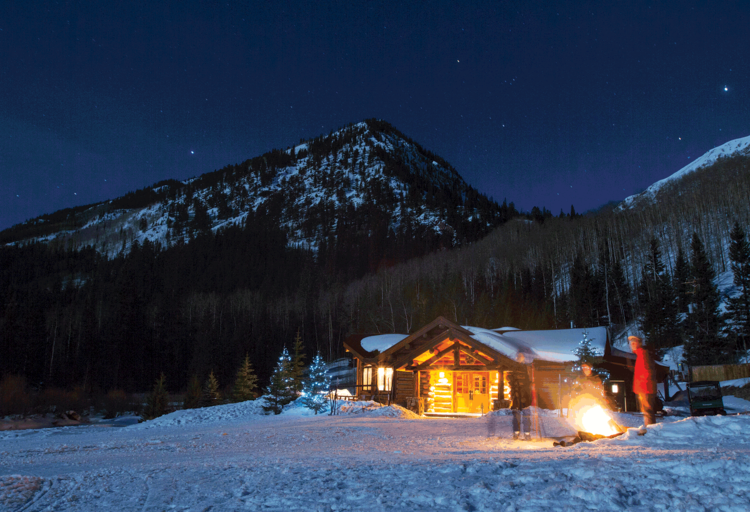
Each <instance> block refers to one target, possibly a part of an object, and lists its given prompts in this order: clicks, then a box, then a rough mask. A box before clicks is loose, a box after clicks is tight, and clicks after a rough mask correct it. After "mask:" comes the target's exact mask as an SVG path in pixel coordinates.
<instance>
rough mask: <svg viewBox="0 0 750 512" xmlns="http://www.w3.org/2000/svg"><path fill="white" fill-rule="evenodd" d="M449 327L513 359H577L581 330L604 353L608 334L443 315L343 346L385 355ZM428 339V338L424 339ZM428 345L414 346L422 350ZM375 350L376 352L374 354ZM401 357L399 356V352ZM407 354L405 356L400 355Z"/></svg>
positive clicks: (467, 339)
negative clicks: (484, 324)
mask: <svg viewBox="0 0 750 512" xmlns="http://www.w3.org/2000/svg"><path fill="white" fill-rule="evenodd" d="M447 330H448V331H450V333H449V334H450V336H452V337H453V338H456V339H461V340H462V341H464V343H467V344H469V345H471V346H474V347H477V345H476V344H479V346H484V347H487V349H489V351H490V352H491V353H494V354H498V355H501V356H504V357H507V358H508V359H510V360H512V361H515V360H516V359H517V357H518V354H519V353H523V354H524V356H525V358H526V361H527V362H530V361H533V360H536V359H539V360H543V361H552V362H557V363H566V362H572V361H577V360H578V356H576V355H575V351H576V349H577V348H578V347H579V346H580V342H581V340H583V337H584V334H585V335H586V336H587V339H588V340H589V342H590V345H591V348H593V349H594V350H596V351H597V352H599V354H601V355H604V353H605V348H606V346H607V341H608V335H607V329H606V327H590V328H587V329H556V330H545V331H521V330H517V329H516V330H514V329H513V328H508V327H503V328H502V329H483V328H481V327H472V326H459V325H457V324H455V323H453V322H451V321H450V320H447V319H445V318H444V317H438V318H436V319H435V320H433V321H432V322H430V323H429V324H427V325H425V326H424V327H422V328H421V329H419V330H418V331H417V332H415V333H413V334H410V335H405V334H380V335H359V338H357V339H354V338H352V337H350V338H347V340H346V342H345V346H346V348H347V349H349V350H350V351H352V352H353V353H354V354H355V355H358V356H359V357H360V358H362V359H373V358H375V357H378V359H381V357H387V356H390V355H392V354H394V353H395V352H397V351H399V350H401V349H403V348H407V347H410V346H411V345H412V344H414V343H415V341H417V340H421V339H423V338H424V339H427V338H432V336H430V334H436V333H440V332H443V331H447ZM428 343H429V341H428ZM427 348H428V347H427V345H425V346H424V347H415V349H417V350H426V349H427ZM375 350H378V351H379V352H380V355H379V356H378V355H377V353H376V352H374V351H375ZM399 357H400V358H403V357H402V356H399ZM404 357H405V358H408V355H407V356H404Z"/></svg>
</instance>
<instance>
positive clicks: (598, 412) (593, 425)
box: [581, 405, 620, 436]
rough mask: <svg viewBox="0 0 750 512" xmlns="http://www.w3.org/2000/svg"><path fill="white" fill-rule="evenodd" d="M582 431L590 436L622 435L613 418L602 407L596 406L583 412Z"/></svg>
mask: <svg viewBox="0 0 750 512" xmlns="http://www.w3.org/2000/svg"><path fill="white" fill-rule="evenodd" d="M582 412H583V414H582V415H581V426H582V427H583V428H582V429H581V430H583V431H584V432H589V433H590V434H599V435H601V436H611V435H612V434H618V433H620V429H618V428H617V426H616V423H615V422H614V421H613V420H612V417H611V416H610V415H609V414H607V411H605V410H604V409H603V408H602V406H601V405H594V406H592V407H588V408H586V410H585V411H582Z"/></svg>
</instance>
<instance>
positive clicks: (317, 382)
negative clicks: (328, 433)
mask: <svg viewBox="0 0 750 512" xmlns="http://www.w3.org/2000/svg"><path fill="white" fill-rule="evenodd" d="M330 387H331V378H330V377H329V376H328V373H326V363H325V361H323V357H322V356H321V355H320V352H318V353H317V354H316V355H315V357H314V358H313V360H312V364H310V367H309V368H308V369H307V378H306V379H305V385H304V387H303V388H302V403H303V404H304V406H305V407H307V408H308V409H312V410H313V411H315V414H318V413H319V412H325V411H326V410H328V391H329V390H330Z"/></svg>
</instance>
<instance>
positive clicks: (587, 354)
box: [573, 329, 602, 370]
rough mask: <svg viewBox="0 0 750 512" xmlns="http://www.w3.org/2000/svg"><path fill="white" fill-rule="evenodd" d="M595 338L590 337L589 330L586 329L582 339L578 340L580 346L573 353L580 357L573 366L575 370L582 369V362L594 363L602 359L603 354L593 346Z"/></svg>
mask: <svg viewBox="0 0 750 512" xmlns="http://www.w3.org/2000/svg"><path fill="white" fill-rule="evenodd" d="M594 339H595V338H589V332H588V331H587V330H585V329H584V331H583V336H582V338H581V341H579V342H578V347H577V348H576V349H575V350H574V351H573V354H574V355H575V356H576V357H578V361H577V362H576V365H575V366H574V367H573V369H574V370H580V368H581V364H583V363H588V364H589V365H593V364H594V363H595V362H597V361H599V360H600V359H601V356H602V354H600V353H599V352H598V351H597V350H596V349H595V348H594V347H592V346H591V342H592V341H593V340H594Z"/></svg>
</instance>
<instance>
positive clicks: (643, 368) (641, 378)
mask: <svg viewBox="0 0 750 512" xmlns="http://www.w3.org/2000/svg"><path fill="white" fill-rule="evenodd" d="M628 341H629V342H630V349H631V350H632V351H633V353H634V354H635V355H636V360H635V370H634V372H633V393H635V394H636V395H638V402H639V403H640V405H641V412H642V413H643V424H644V425H652V424H654V423H656V414H655V409H656V379H655V375H654V374H655V368H654V361H653V359H652V358H651V354H649V352H648V350H646V349H645V348H643V341H642V340H641V339H640V338H639V337H638V336H628Z"/></svg>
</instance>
